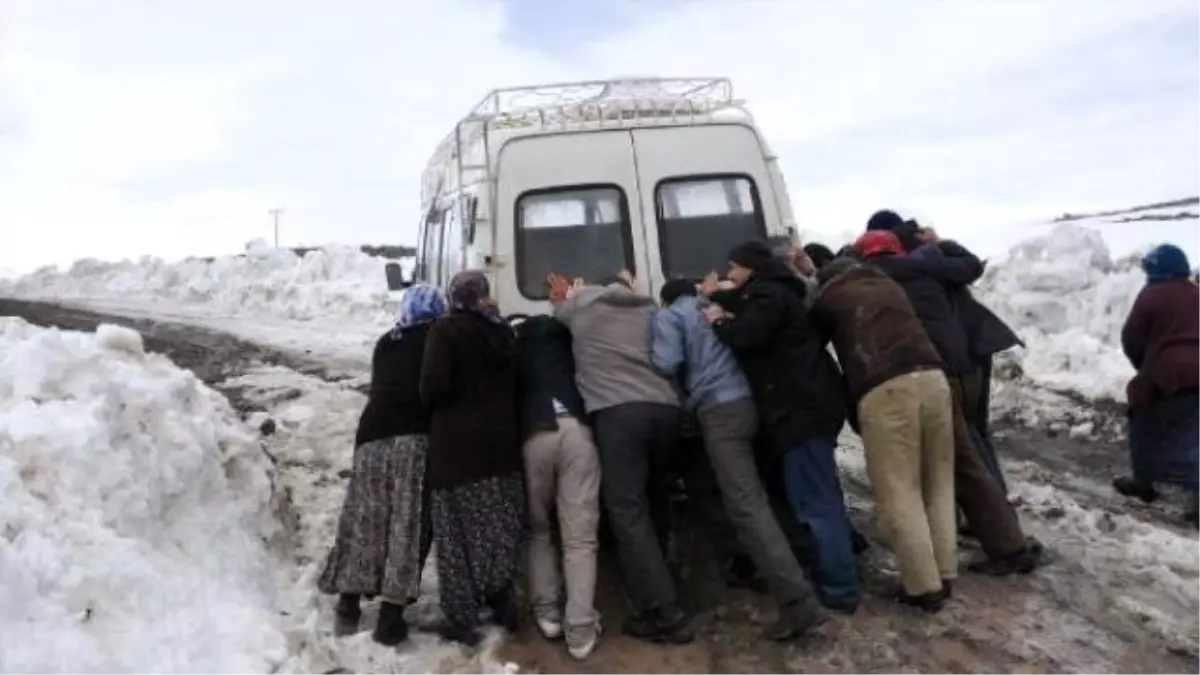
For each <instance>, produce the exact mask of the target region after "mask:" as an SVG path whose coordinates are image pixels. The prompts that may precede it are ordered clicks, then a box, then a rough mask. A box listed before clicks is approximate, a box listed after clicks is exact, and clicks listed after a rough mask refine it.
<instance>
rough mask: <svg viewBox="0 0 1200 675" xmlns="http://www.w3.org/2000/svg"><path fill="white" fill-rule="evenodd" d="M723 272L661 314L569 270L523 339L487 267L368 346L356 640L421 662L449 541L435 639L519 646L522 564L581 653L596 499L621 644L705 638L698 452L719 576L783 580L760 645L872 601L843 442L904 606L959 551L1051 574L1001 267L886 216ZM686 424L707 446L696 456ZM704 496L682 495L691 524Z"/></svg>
mask: <svg viewBox="0 0 1200 675" xmlns="http://www.w3.org/2000/svg"><path fill="white" fill-rule="evenodd" d="M728 260H729V270H728V274H727V279H728V283H727V284H721V283H719V282H718V280H717V278H716V274H715V273H714V274H712V275H710V276H709V277H708V278H706V279H704V280H683V279H676V280H671V281H668V282H667V283H666V284H664V286H663V287H662V289H661V292H660V298H658V300H657V301H656V300H655V299H653V298H650V297H647V296H644V295H641V294H639V293H638V292H636V291H635V290H634V286H635V285H634V283H633V279H632V278H631V277H630V276H629V275H628V274H627V273H622V274H620V275H618V276H616V277H613V278H612V279H609V280H605V281H603V282H601V283H599V284H586V283H584V282H583V281H582V280H574V281H570V280H568V279H566V278H564V277H562V276H559V275H551V276H550V278H549V279H548V280H547V287H548V292H549V298H550V303H551V305H552V307H553V313H552V315H546V316H530V317H520V318H519V319H518V318H513V319H512V320H511V321H509V320H506V319H505V318H504V317H502V316H501V314H500V313H499V311H498V308H497V307H496V304H495V303H494V302H493V301H492V300H491V299H490V297H489V288H488V283H487V280H486V278H485V277H484V275H483V274H482V273H480V272H478V271H464V272H460V273H459V274H457V275H455V276H454V278H453V279H452V280H451V281H450V283H449V285H448V286H447V288H445V289H444V292H443V291H442V290H439V289H435V288H433V287H431V286H427V285H416V286H413V287H411V288H409V289H408V290H407V291H406V292H405V294H404V296H403V299H402V302H401V305H402V306H401V310H400V313H399V317H398V321H397V322H396V325H395V327H394V328H393V329H392V330H391V331H389V332H388V333H387V334H385V335H384V336H383V337H381V338H380V340H379V341H378V343H377V345H376V347H375V352H374V356H373V360H372V380H371V387H370V393H369V397H368V402H367V405H366V407H365V409H364V411H363V414H362V418H361V421H360V424H359V429H358V436H357V439H356V451H355V457H354V474H353V478H352V480H351V482H350V485H349V488H348V492H347V496H346V502H345V505H344V507H343V511H342V515H341V519H340V521H339V526H338V532H337V537H336V541H335V543H334V545H333V547H332V550H331V552H330V554H329V559H328V561H327V563H326V566H325V569H324V572H323V574H322V576H321V578H320V580H319V588H320V589H321V590H322V591H323V592H326V593H330V594H337V595H338V596H339V600H338V603H337V608H336V615H337V623H338V630H339V631H342V632H345V631H353V630H356V629H357V625H358V623H359V621H360V618H361V614H362V610H361V608H360V603H361V600H362V598H363V597H364V596H366V597H372V596H380V597H381V600H382V602H381V604H380V609H379V618H378V622H377V624H376V627H375V639H376V640H377V641H379V642H381V643H383V644H396V643H399V642H401V641H403V640H404V639H405V637H406V636H407V633H408V626H407V624H406V623H405V620H404V609H405V607H406V606H407V605H408V604H410V603H411V602H413V601H414V600H415V599H416V598H417V597H418V596H419V594H420V588H419V587H420V577H421V570H422V567H423V565H424V561H425V558H426V556H427V554H428V552H429V547H430V545H431V544H436V552H437V570H438V582H439V584H438V587H439V597H440V603H441V607H442V610H443V613H444V614H445V623H444V625H443V626H442V627H441V630H440V632H441V633H442V634H443V636H445V637H447V638H449V639H453V640H457V641H461V642H464V643H468V644H474V643H476V642H477V641H478V640H479V638H480V633H479V628H480V626H481V625H482V622H483V620H484V616H486V615H487V614H488V613H490V620H491V621H493V622H494V623H497V624H499V625H501V626H503V627H505V628H506V629H508V630H515V629H516V627H517V624H518V620H519V617H520V616H521V611H520V610H519V609H518V602H517V593H516V591H515V588H514V582H515V580H516V579H517V577H518V575H519V570H520V569H521V567H522V561H523V559H527V565H528V566H527V574H526V575H525V576H526V579H527V593H526V597H527V599H528V602H529V605H530V606H531V607H532V612H533V616H534V619H535V621H536V625H537V627H538V629H539V631H540V632H541V633H542V634H543V635H544V636H545V637H547V638H549V639H558V638H565V642H566V646H567V649H568V651H569V652H570V654H571V655H572V656H574V657H575V658H578V659H584V658H587V656H588V655H589V654H591V652H592V651H593V650H594V649H595V647H596V644H597V641H598V639H599V637H600V634H601V627H600V617H599V614H598V613H597V611H596V609H595V606H594V593H595V587H596V560H597V549H598V538H599V537H598V531H599V529H600V522H601V504H603V507H604V512H605V515H606V518H607V523H608V527H609V529H610V530H611V533H612V535H613V538H614V539H615V542H616V548H617V554H618V558H619V562H620V568H621V572H622V576H623V579H624V584H625V589H626V592H627V595H628V598H629V601H630V603H631V605H632V612H631V613H630V615H629V616H628V618H627V619H626V620H625V621H624V622H623V624H622V626H621V630H622V632H623V633H625V634H626V635H629V636H632V637H636V638H641V639H645V640H650V641H654V642H660V643H686V642H689V641H691V640H692V639H693V633H692V629H691V627H690V620H689V615H688V612H687V610H686V608H685V606H686V603H685V602H683V601H682V600H681V598H680V597H679V593H678V591H677V586H676V581H675V578H674V576H673V574H672V571H671V566H670V565H669V564H668V555H667V540H668V537H669V529H670V528H669V519H668V518H667V511H668V509H667V507H666V503H667V499H668V492H669V489H670V488H669V476H668V474H669V473H670V467H671V466H672V465H673V463H675V462H676V461H677V459H678V458H679V456H680V452H681V449H683V451H684V452H686V453H688V454H689V456H687V457H684V458H683V461H684V463H685V464H688V465H691V466H699V467H700V468H701V469H703V470H704V472H703V474H695V475H707V477H708V479H709V480H710V481H711V482H712V483H713V484H714V485H715V487H714V489H713V491H714V492H716V493H718V494H719V496H718V497H717V499H718V500H719V502H718V504H719V505H718V507H717V508H716V509H715V511H716V515H715V516H713V517H712V518H710V519H709V520H711V521H714V522H715V521H722V522H720V523H717V524H714V526H713V527H714V528H717V527H724V528H726V529H727V530H728V531H729V532H731V533H733V534H734V535H735V536H734V537H732V538H730V537H725V536H722V535H720V534H716V533H710V535H711V536H712V538H713V539H714V548H715V549H717V550H722V551H726V552H727V553H725V554H724V555H723V560H721V563H722V567H723V569H724V571H725V572H726V578H727V581H729V582H730V583H741V582H749V581H750V580H752V579H757V580H760V581H763V582H765V585H766V586H767V588H768V589H769V592H770V594H771V595H772V596H773V598H774V599H775V600H776V601H777V603H778V607H779V614H778V617H779V618H778V621H777V622H776V623H775V624H774V625H773V626H772V627H771V628H770V629H769V630H768V631H767V633H766V637H767V638H768V639H771V640H775V641H788V640H792V639H795V638H797V637H799V636H801V635H803V634H804V633H805V632H806V631H808V630H809V629H810V628H811V627H813V626H814V625H816V624H817V623H819V622H820V621H821V617H822V615H823V613H824V612H825V611H827V610H833V611H839V612H847V613H853V612H854V611H855V610H856V609H857V607H858V605H859V603H860V602H861V600H862V583H861V580H860V575H859V568H858V563H857V559H856V554H857V553H858V552H859V551H860V550H861V549H862V548H863V546H862V540H861V538H860V537H859V536H858V534H857V532H855V531H854V529H853V527H852V525H851V524H850V521H849V519H848V518H847V515H846V510H845V506H844V503H843V494H842V489H841V486H840V481H839V478H838V467H837V464H836V462H835V458H834V454H835V447H836V445H837V438H838V435H839V433H840V432H841V431H842V428H843V426H844V425H845V424H846V423H847V422H849V424H850V426H851V427H852V428H853V429H854V430H855V431H856V432H857V433H858V434H859V435H860V436H861V437H862V439H863V445H864V448H865V454H866V462H867V473H868V476H869V478H870V482H871V486H872V489H873V492H874V495H875V499H876V503H877V506H876V514H877V516H878V517H879V519H880V521H881V524H882V526H883V527H882V529H883V533H884V535H885V536H886V538H887V540H888V542H889V544H890V546H891V548H892V550H893V551H894V552H895V555H896V558H897V560H898V566H899V572H900V580H899V582H900V583H899V584H898V586H897V588H896V589H895V592H894V595H893V597H894V599H895V600H896V601H897V602H899V603H902V604H904V605H909V606H911V607H914V608H918V609H920V610H924V611H926V612H937V611H939V610H940V609H941V608H942V606H943V605H944V603H945V602H946V601H947V600H948V599H949V598H950V597H951V587H952V582H953V580H954V579H955V577H956V576H957V574H958V555H957V538H958V535H959V533H960V529H961V530H964V531H965V530H969V531H970V532H971V533H973V535H974V536H975V537H977V538H978V539H979V541H980V543H981V544H982V548H983V551H984V552H985V554H986V556H985V557H984V558H983V559H981V560H979V561H977V562H974V563H972V564H971V565H969V566H968V569H970V570H972V571H974V572H979V573H984V574H991V575H997V576H1003V575H1008V574H1014V573H1029V572H1031V571H1033V570H1034V569H1035V567H1036V566H1037V565H1038V564H1039V562H1040V557H1041V546H1040V545H1039V544H1038V543H1037V542H1036V541H1033V540H1032V539H1028V538H1027V537H1026V536H1025V535H1024V533H1023V532H1022V530H1021V525H1020V523H1019V521H1018V518H1017V514H1016V512H1015V511H1014V509H1013V507H1012V506H1011V505H1010V504H1009V502H1008V499H1007V496H1006V490H1007V488H1006V485H1005V481H1004V477H1003V475H1002V474H1001V472H1000V468H999V464H998V463H997V461H996V458H995V452H994V449H993V448H992V444H991V440H990V436H989V428H988V413H987V409H988V387H989V380H990V370H991V357H992V355H993V354H995V353H996V352H998V351H1001V350H1004V349H1008V348H1010V347H1012V346H1014V345H1016V344H1019V340H1018V338H1017V337H1016V335H1014V334H1013V332H1012V331H1011V330H1010V329H1009V328H1008V327H1007V326H1005V325H1004V324H1003V323H1002V322H1001V321H1000V320H999V319H997V318H996V317H995V316H994V315H993V314H992V313H991V312H990V311H988V310H987V309H986V308H985V307H983V306H982V305H981V304H980V303H979V302H978V301H977V300H976V299H975V298H973V297H972V295H971V293H970V291H969V290H968V286H969V285H970V284H971V283H972V282H974V281H975V280H976V279H978V278H979V277H980V275H981V274H982V273H983V263H982V262H981V261H980V260H979V259H978V258H977V257H976V256H975V255H973V254H972V253H971V252H970V251H968V250H967V249H965V248H963V247H962V246H960V245H958V244H956V243H955V242H952V241H938V240H937V237H936V234H934V233H933V232H932V231H930V230H926V229H922V228H921V227H920V226H919V225H917V224H916V223H915V222H913V221H906V220H904V219H902V218H901V217H900V216H898V215H897V214H895V213H893V212H891V211H881V212H879V213H876V214H875V215H873V216H872V217H871V218H870V220H869V222H868V225H867V231H866V232H865V233H864V234H863V235H862V236H861V237H860V238H859V239H858V240H857V241H856V242H855V243H854V244H853V245H852V246H849V247H847V248H846V249H843V251H841V252H840V253H839V254H838V255H836V256H835V255H834V254H833V253H832V252H831V251H829V250H828V249H826V248H824V247H821V246H819V245H809V246H808V247H806V248H805V249H799V248H795V247H792V246H790V245H788V246H785V247H784V248H783V249H776V250H773V249H771V248H770V247H769V246H768V245H767V244H764V243H762V242H759V241H751V242H746V243H744V244H741V245H739V246H736V247H735V248H733V249H732V250H731V251H730V252H729V254H728ZM829 345H832V348H833V349H832V351H833V352H835V353H836V360H835V358H834V356H833V354H831V352H830V350H829V349H828V346H829ZM1193 370H1194V369H1193ZM1193 408H1194V406H1193ZM689 427H690V428H691V429H693V430H695V431H697V432H698V433H696V434H693V435H695V436H698V437H699V440H701V441H702V442H698V443H690V444H689V443H688V442H687V439H686V438H684V439H681V430H682V429H685V428H689ZM683 435H686V434H683ZM700 446H702V449H701V448H700ZM701 453H703V454H701ZM705 459H707V462H705ZM692 475H693V473H691V472H689V473H688V474H687V477H686V480H687V481H688V482H689V483H691V482H692ZM700 487H701V486H700V481H699V480H698V479H697V480H696V481H695V484H694V485H693V484H689V485H688V492H689V496H691V495H692V494H693V493H694V494H695V500H696V504H695V505H694V506H695V507H696V508H700V507H701V503H700V502H702V501H703V500H704V499H705V495H704V494H702V492H703V490H702V489H700ZM693 488H697V489H696V490H693ZM708 496H712V495H711V494H710V495H708ZM710 504H711V502H710ZM689 506H692V504H691V499H689ZM960 517H961V521H962V522H961V525H960ZM797 533H799V535H797ZM730 539H733V540H735V541H730ZM556 541H557V542H560V543H557V544H556ZM564 589H565V592H564ZM485 610H488V611H485Z"/></svg>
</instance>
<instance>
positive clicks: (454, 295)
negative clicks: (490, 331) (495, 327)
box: [446, 270, 503, 323]
mask: <svg viewBox="0 0 1200 675" xmlns="http://www.w3.org/2000/svg"><path fill="white" fill-rule="evenodd" d="M491 292H492V290H491V286H490V285H489V284H488V280H487V277H485V276H484V275H483V272H480V271H479V270H463V271H462V272H459V273H458V274H455V275H454V277H453V278H451V279H450V285H449V286H448V287H447V289H446V294H447V295H449V296H450V307H451V308H453V309H457V310H459V311H462V312H472V313H474V314H479V315H480V316H483V317H486V318H488V319H490V320H492V321H495V322H497V323H501V322H502V321H503V319H501V318H500V310H499V309H498V308H497V307H496V305H495V303H493V302H491V297H490V296H491Z"/></svg>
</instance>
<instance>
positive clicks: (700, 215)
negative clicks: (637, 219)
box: [654, 175, 767, 279]
mask: <svg viewBox="0 0 1200 675" xmlns="http://www.w3.org/2000/svg"><path fill="white" fill-rule="evenodd" d="M654 198H655V204H656V206H655V211H656V216H657V219H658V242H659V249H660V250H659V253H660V254H661V255H662V269H663V277H665V278H667V279H675V278H681V277H682V278H688V279H698V278H701V277H703V276H704V275H705V274H707V273H709V272H710V271H712V270H723V269H725V268H726V266H727V261H726V259H725V256H726V254H727V253H729V249H731V248H733V247H734V246H737V245H738V244H740V243H742V242H744V241H748V240H750V239H763V238H764V237H766V234H767V228H766V223H765V221H764V219H763V212H762V201H761V200H760V199H759V195H758V188H757V187H756V186H755V185H754V180H753V179H751V178H750V177H749V176H746V175H710V176H688V177H682V178H668V179H665V180H662V181H659V183H658V185H657V186H656V187H655V189H654Z"/></svg>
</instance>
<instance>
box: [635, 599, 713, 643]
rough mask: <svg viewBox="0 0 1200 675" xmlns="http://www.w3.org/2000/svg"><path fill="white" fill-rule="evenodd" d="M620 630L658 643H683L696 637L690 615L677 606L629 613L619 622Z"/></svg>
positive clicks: (640, 638)
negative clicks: (641, 612)
mask: <svg viewBox="0 0 1200 675" xmlns="http://www.w3.org/2000/svg"><path fill="white" fill-rule="evenodd" d="M621 632H622V633H624V634H626V635H628V636H629V637H632V638H637V639H639V640H648V641H650V642H656V643H659V644H675V645H685V644H688V643H689V642H691V641H692V640H694V639H696V635H695V633H693V632H692V626H691V619H690V617H688V615H687V614H686V613H685V612H684V611H683V610H682V609H679V608H678V607H672V608H668V609H662V610H656V611H651V612H646V613H643V614H630V615H629V616H628V617H627V618H626V619H625V621H624V622H622V623H621Z"/></svg>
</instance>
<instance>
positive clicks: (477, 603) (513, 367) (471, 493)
mask: <svg viewBox="0 0 1200 675" xmlns="http://www.w3.org/2000/svg"><path fill="white" fill-rule="evenodd" d="M489 293H490V290H489V286H488V281H487V278H486V277H485V276H484V275H483V274H482V273H481V272H478V271H474V270H465V271H463V272H459V273H458V274H456V275H455V276H454V278H453V279H451V280H450V285H449V287H448V288H447V295H448V296H449V299H450V312H449V314H447V315H446V316H445V317H443V318H442V319H441V320H439V321H438V322H437V323H436V324H434V326H433V328H432V330H431V331H430V333H429V339H428V342H427V343H426V345H425V362H424V365H423V367H422V369H421V396H422V398H423V399H424V400H425V401H426V402H427V403H428V404H429V405H430V407H431V409H432V413H433V421H432V425H431V427H430V437H429V487H430V490H431V492H430V507H431V515H432V518H433V536H434V541H435V542H436V543H437V561H438V580H439V589H440V595H441V605H442V611H443V613H444V614H445V615H446V620H447V623H446V626H445V627H444V629H443V631H442V635H443V636H444V637H446V638H448V639H452V640H456V641H459V642H463V643H466V644H475V643H476V642H478V640H479V638H480V635H479V632H478V623H479V619H478V616H479V610H480V609H482V608H483V607H485V606H486V607H488V608H490V609H491V610H492V618H493V620H494V621H495V622H496V623H497V624H499V625H501V626H503V627H504V628H506V629H507V630H509V631H514V630H516V627H517V625H516V624H517V616H518V613H517V608H516V601H515V596H514V594H513V579H514V576H515V575H516V572H517V569H518V564H519V562H520V545H521V537H522V534H523V525H524V522H525V514H524V508H525V488H524V484H523V481H522V477H521V466H522V456H521V444H520V430H519V421H518V420H519V418H520V416H519V412H518V409H517V400H518V398H517V342H516V336H515V335H514V334H513V330H512V329H511V328H510V327H509V326H508V324H507V323H505V321H504V319H502V318H501V317H500V314H499V311H498V310H497V308H496V306H495V303H494V302H493V301H492V300H491V298H490V297H489Z"/></svg>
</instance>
